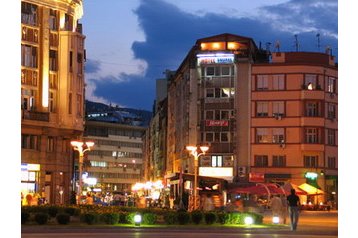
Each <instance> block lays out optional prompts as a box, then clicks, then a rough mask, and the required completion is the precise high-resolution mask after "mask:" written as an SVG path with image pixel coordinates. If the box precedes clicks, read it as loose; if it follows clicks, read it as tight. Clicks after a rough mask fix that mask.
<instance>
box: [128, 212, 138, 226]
mask: <svg viewBox="0 0 358 238" xmlns="http://www.w3.org/2000/svg"><path fill="white" fill-rule="evenodd" d="M136 214H137V213H136V212H129V213H127V216H126V219H127V223H129V224H134V216H135V215H136Z"/></svg>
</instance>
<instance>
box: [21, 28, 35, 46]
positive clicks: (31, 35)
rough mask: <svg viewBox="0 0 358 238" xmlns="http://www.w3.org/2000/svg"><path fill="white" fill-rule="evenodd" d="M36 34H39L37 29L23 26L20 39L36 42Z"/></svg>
mask: <svg viewBox="0 0 358 238" xmlns="http://www.w3.org/2000/svg"><path fill="white" fill-rule="evenodd" d="M38 35H39V34H38V30H37V29H31V28H29V27H26V26H24V27H23V28H22V32H21V40H24V41H29V42H33V43H38V42H39V38H38Z"/></svg>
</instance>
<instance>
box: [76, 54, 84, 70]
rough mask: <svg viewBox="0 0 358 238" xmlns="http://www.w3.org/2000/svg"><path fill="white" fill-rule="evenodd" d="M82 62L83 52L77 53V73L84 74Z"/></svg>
mask: <svg viewBox="0 0 358 238" xmlns="http://www.w3.org/2000/svg"><path fill="white" fill-rule="evenodd" d="M82 63H83V56H82V54H80V53H78V54H77V66H78V68H77V73H78V74H82V71H83V67H82V66H83V64H82Z"/></svg>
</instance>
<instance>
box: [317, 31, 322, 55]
mask: <svg viewBox="0 0 358 238" xmlns="http://www.w3.org/2000/svg"><path fill="white" fill-rule="evenodd" d="M316 37H317V47H318V52H319V51H320V50H321V43H320V38H319V37H320V34H319V33H317V35H316Z"/></svg>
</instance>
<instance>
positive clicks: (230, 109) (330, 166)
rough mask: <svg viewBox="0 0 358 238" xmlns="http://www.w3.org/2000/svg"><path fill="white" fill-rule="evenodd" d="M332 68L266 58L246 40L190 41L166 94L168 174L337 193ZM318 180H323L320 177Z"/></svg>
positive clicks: (315, 56)
mask: <svg viewBox="0 0 358 238" xmlns="http://www.w3.org/2000/svg"><path fill="white" fill-rule="evenodd" d="M337 72H338V69H337V66H336V65H335V63H334V58H333V57H332V56H330V55H329V54H324V53H313V52H311V53H307V52H286V53H283V52H282V53H279V52H278V53H272V55H270V53H269V52H266V51H265V50H262V49H260V48H258V47H257V46H256V44H255V43H254V41H253V40H252V39H251V38H247V37H242V36H238V35H232V34H227V33H226V34H221V35H216V36H212V37H208V38H202V39H199V40H197V41H196V43H195V45H194V46H193V47H192V49H191V50H190V51H189V53H188V54H187V56H186V58H185V59H184V61H183V62H182V63H181V65H180V66H179V68H178V70H177V72H176V74H175V76H174V77H173V78H172V79H171V81H170V83H169V86H168V132H167V133H168V135H167V145H168V151H167V159H168V164H169V165H170V166H168V167H167V171H166V172H167V174H168V175H169V174H170V173H173V172H180V171H183V172H184V173H190V174H194V169H195V168H194V158H193V156H190V155H189V153H188V151H186V149H185V146H186V145H189V144H190V145H201V144H207V145H209V146H210V149H209V151H208V153H207V154H206V155H202V156H200V158H199V168H198V174H199V175H200V176H213V177H220V178H224V179H226V180H227V181H228V182H233V183H236V182H239V183H241V182H276V183H284V182H286V181H287V182H288V181H289V182H292V183H296V184H298V185H300V184H301V183H304V182H306V178H305V174H306V172H315V173H317V174H319V175H318V179H317V180H316V181H314V182H315V183H316V184H315V185H316V186H319V187H321V188H323V189H324V190H327V191H328V192H333V193H337V160H338V156H337V151H338V148H337V128H338V127H337V125H338V123H337V111H338V110H337V107H338V104H337V102H338V101H337V96H338V95H337V92H338V91H337ZM321 174H322V175H321Z"/></svg>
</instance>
